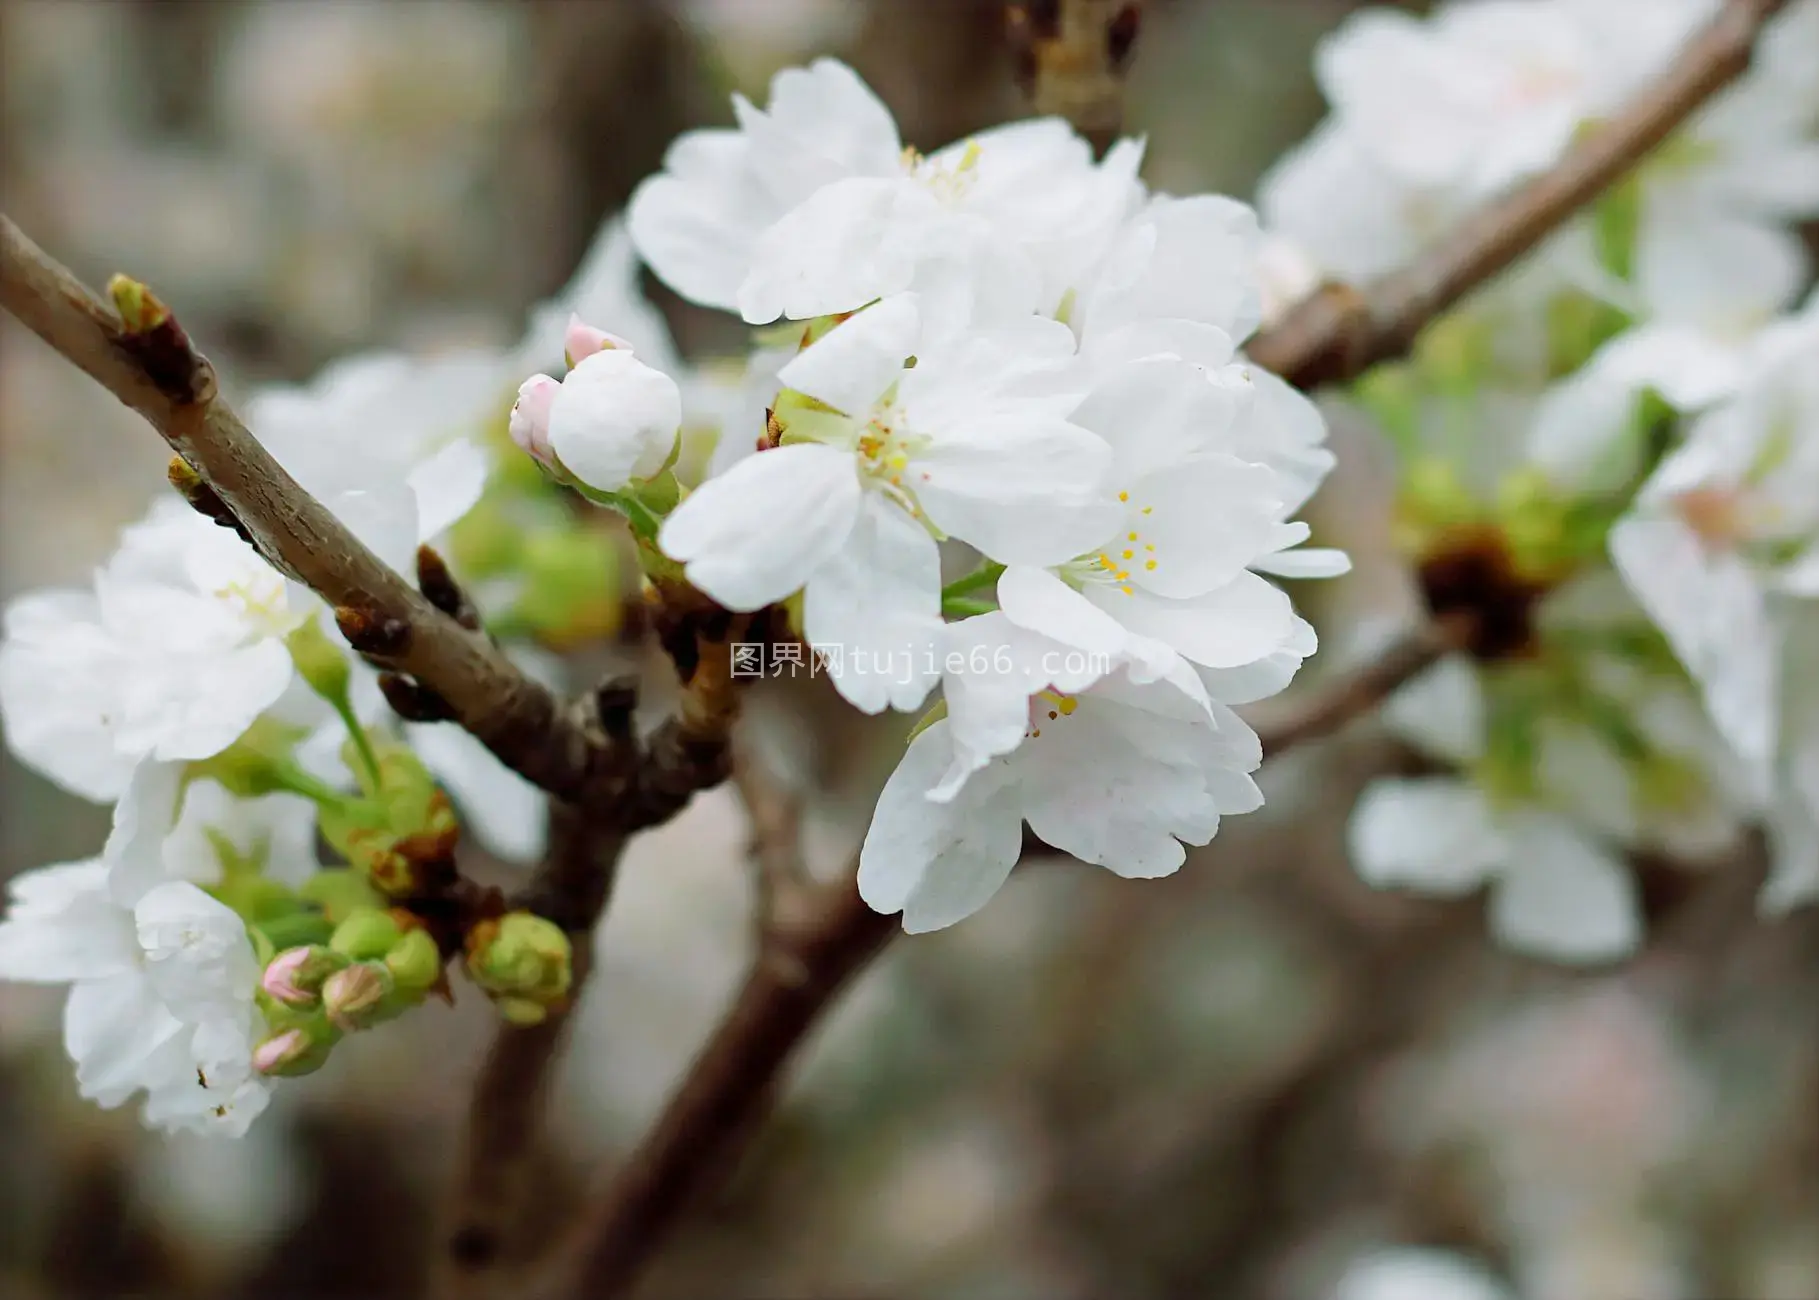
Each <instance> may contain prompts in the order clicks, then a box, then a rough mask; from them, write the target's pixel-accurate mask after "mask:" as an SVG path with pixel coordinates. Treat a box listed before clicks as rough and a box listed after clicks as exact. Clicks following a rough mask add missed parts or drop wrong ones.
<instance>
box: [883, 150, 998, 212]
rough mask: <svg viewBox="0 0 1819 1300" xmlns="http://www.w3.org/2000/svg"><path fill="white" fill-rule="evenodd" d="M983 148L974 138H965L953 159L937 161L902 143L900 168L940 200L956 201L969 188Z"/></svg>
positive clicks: (976, 172) (976, 170)
mask: <svg viewBox="0 0 1819 1300" xmlns="http://www.w3.org/2000/svg"><path fill="white" fill-rule="evenodd" d="M983 152H984V150H983V149H981V148H980V145H979V142H978V141H977V140H968V141H967V142H966V148H965V149H963V150H961V151H960V157H959V158H958V159H957V160H954V161H950V162H942V163H937V162H934V161H933V160H931V159H929V158H927V157H924V156H923V155H922V154H920V153H918V152H917V151H916V149H915V148H914V147H913V146H906V147H905V148H904V150H903V170H904V172H905V173H907V174H908V175H909V177H910V178H911V179H912V180H915V181H917V182H919V183H920V184H921V185H922V187H923V188H924V189H926V190H928V192H929V193H930V194H933V195H934V196H935V197H936V198H938V199H940V200H941V201H942V202H943V203H956V202H958V201H959V200H961V199H963V198H965V197H966V194H967V192H968V191H969V190H971V189H972V187H973V181H974V179H975V178H976V177H977V175H978V165H979V155H980V154H981V153H983Z"/></svg>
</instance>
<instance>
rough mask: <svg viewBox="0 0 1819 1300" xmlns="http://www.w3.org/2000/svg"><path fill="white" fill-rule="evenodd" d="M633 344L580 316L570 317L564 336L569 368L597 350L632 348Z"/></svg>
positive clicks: (563, 345) (572, 367)
mask: <svg viewBox="0 0 1819 1300" xmlns="http://www.w3.org/2000/svg"><path fill="white" fill-rule="evenodd" d="M631 346H632V345H631V344H630V343H628V342H626V341H625V340H624V339H622V338H620V337H619V336H618V335H617V334H608V333H607V332H606V331H605V330H603V329H595V328H594V327H593V326H592V325H589V324H588V323H587V322H586V321H584V320H582V319H581V318H580V317H579V316H572V315H571V316H570V317H569V318H568V333H567V334H565V335H564V336H563V338H562V350H563V351H564V352H566V353H567V354H568V364H569V369H571V370H572V369H574V368H575V367H576V366H578V365H580V364H581V358H583V357H591V356H593V355H594V353H596V352H605V351H607V350H608V349H610V348H624V349H625V350H626V351H628V352H629V351H630V350H631Z"/></svg>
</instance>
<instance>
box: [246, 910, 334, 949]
mask: <svg viewBox="0 0 1819 1300" xmlns="http://www.w3.org/2000/svg"><path fill="white" fill-rule="evenodd" d="M253 928H254V929H255V930H257V931H259V932H260V933H261V934H263V935H264V936H265V937H266V938H267V939H269V940H270V941H271V944H272V946H273V947H274V948H276V949H285V948H295V947H298V946H308V945H313V944H324V943H327V942H328V937H329V935H331V934H333V933H334V932H335V923H334V922H333V921H331V920H329V919H328V917H326V916H325V915H323V914H322V913H321V912H320V911H318V910H316V909H315V908H313V907H302V908H299V907H296V906H295V904H294V903H293V906H292V910H290V911H288V912H286V913H284V914H283V915H281V916H268V917H265V918H263V919H261V920H258V921H255V922H254V923H253Z"/></svg>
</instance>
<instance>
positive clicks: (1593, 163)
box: [1247, 0, 1788, 388]
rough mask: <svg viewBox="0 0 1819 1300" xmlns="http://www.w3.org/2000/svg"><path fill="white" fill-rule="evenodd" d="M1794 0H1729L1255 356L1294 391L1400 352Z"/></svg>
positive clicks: (1714, 84)
mask: <svg viewBox="0 0 1819 1300" xmlns="http://www.w3.org/2000/svg"><path fill="white" fill-rule="evenodd" d="M1787 2H1788V0H1727V3H1726V4H1725V6H1724V8H1723V10H1722V11H1720V12H1719V14H1718V15H1717V17H1715V18H1714V19H1713V20H1712V21H1711V23H1710V24H1709V25H1708V26H1707V27H1706V28H1705V29H1704V30H1703V31H1702V32H1700V33H1699V34H1698V35H1697V36H1695V37H1694V38H1693V39H1692V40H1691V41H1690V42H1689V43H1688V44H1687V46H1686V48H1685V49H1684V50H1683V51H1682V52H1681V54H1680V55H1679V57H1678V58H1676V59H1675V60H1674V62H1673V63H1672V65H1670V66H1669V67H1668V68H1667V69H1666V70H1665V71H1664V72H1662V73H1661V75H1660V76H1659V77H1657V78H1656V79H1655V80H1654V82H1653V83H1651V84H1650V85H1649V86H1648V87H1647V88H1645V89H1644V90H1643V91H1642V92H1641V93H1640V94H1639V95H1638V96H1637V97H1636V98H1635V99H1634V100H1633V101H1632V102H1631V103H1630V104H1629V105H1628V106H1627V107H1626V108H1624V109H1623V110H1622V111H1621V112H1619V113H1618V114H1617V115H1616V116H1615V117H1613V118H1611V119H1610V120H1608V121H1607V122H1605V123H1604V124H1603V125H1601V126H1599V127H1598V128H1597V129H1596V130H1594V131H1593V132H1592V133H1591V134H1589V135H1588V136H1586V138H1585V139H1584V140H1583V141H1581V142H1580V143H1579V144H1578V145H1577V146H1576V147H1574V148H1573V149H1572V150H1571V151H1570V152H1569V153H1568V154H1567V155H1566V157H1565V158H1563V159H1561V161H1560V162H1559V164H1558V165H1557V166H1555V167H1554V168H1553V169H1552V170H1551V171H1549V172H1547V173H1546V174H1544V175H1542V176H1540V177H1537V178H1536V179H1535V180H1533V181H1530V182H1529V183H1528V184H1526V185H1524V186H1522V187H1521V188H1520V189H1518V190H1516V191H1515V192H1514V193H1512V194H1510V195H1509V196H1508V197H1507V198H1504V199H1501V200H1499V201H1497V202H1495V203H1493V204H1491V205H1490V206H1489V207H1487V208H1486V209H1485V210H1484V211H1482V212H1481V213H1479V214H1478V215H1477V216H1476V217H1474V218H1472V219H1471V220H1470V221H1467V222H1466V223H1464V224H1463V225H1461V226H1460V227H1459V228H1458V229H1457V230H1456V231H1455V232H1453V234H1452V235H1451V236H1450V237H1448V238H1447V239H1446V240H1445V241H1444V242H1442V243H1441V244H1439V245H1438V246H1437V247H1435V248H1434V249H1433V250H1432V251H1431V252H1429V253H1428V254H1426V255H1425V256H1424V257H1422V258H1421V259H1420V260H1419V261H1417V262H1416V263H1415V264H1414V265H1413V266H1410V267H1409V268H1408V269H1406V270H1404V271H1400V272H1398V273H1397V274H1395V275H1391V276H1388V277H1386V278H1385V279H1383V280H1380V281H1378V282H1377V283H1376V284H1374V285H1372V286H1370V287H1368V288H1366V289H1364V290H1363V291H1359V290H1355V289H1351V288H1347V287H1345V286H1342V285H1329V286H1328V287H1326V288H1324V289H1322V290H1320V291H1319V292H1318V293H1316V294H1314V295H1313V296H1312V297H1311V298H1309V299H1307V300H1306V301H1305V302H1303V303H1302V304H1301V305H1300V306H1298V307H1296V308H1295V309H1294V310H1292V311H1291V312H1289V314H1288V315H1287V316H1286V317H1285V318H1284V319H1283V320H1282V321H1281V322H1280V323H1278V324H1277V325H1275V326H1274V327H1273V328H1271V329H1268V330H1266V331H1264V332H1263V333H1261V334H1259V335H1258V336H1257V337H1256V338H1255V339H1253V340H1252V341H1251V344H1250V346H1249V348H1248V349H1247V351H1248V352H1249V354H1250V357H1251V359H1252V360H1253V361H1255V362H1256V363H1257V364H1258V365H1260V366H1262V367H1263V368H1264V369H1266V370H1271V371H1274V372H1275V373H1276V374H1278V375H1281V376H1282V377H1283V378H1284V379H1286V380H1288V381H1289V382H1290V383H1291V384H1294V385H1295V386H1296V387H1298V388H1312V387H1315V386H1316V385H1319V384H1326V383H1334V382H1340V381H1344V380H1347V379H1351V378H1355V377H1356V376H1358V375H1360V374H1362V373H1364V372H1365V371H1366V370H1368V369H1370V367H1372V366H1374V365H1376V364H1377V363H1378V362H1380V361H1387V360H1390V359H1393V358H1395V357H1399V356H1402V355H1403V354H1405V353H1406V352H1407V351H1408V349H1409V347H1410V346H1411V345H1412V344H1413V343H1414V340H1415V336H1416V335H1418V334H1419V333H1420V332H1421V330H1422V328H1423V327H1425V326H1426V325H1427V323H1428V322H1429V321H1431V320H1433V319H1434V318H1435V317H1437V316H1439V315H1440V314H1441V313H1442V312H1444V311H1445V310H1446V309H1447V308H1449V307H1451V306H1452V305H1453V304H1454V303H1456V302H1458V301H1459V300H1460V299H1461V298H1463V297H1465V295H1466V294H1468V293H1470V292H1471V291H1472V290H1473V289H1475V288H1477V287H1478V286H1479V285H1481V284H1483V283H1485V282H1486V281H1487V280H1489V279H1491V278H1492V277H1493V276H1495V275H1496V274H1497V273H1498V272H1500V271H1502V270H1504V269H1505V268H1506V267H1508V266H1509V265H1510V264H1511V263H1513V262H1514V261H1515V260H1516V259H1517V258H1519V257H1521V256H1522V254H1524V253H1526V252H1528V251H1529V250H1530V249H1531V248H1534V247H1535V246H1536V245H1538V244H1539V243H1541V241H1542V240H1544V239H1545V238H1546V237H1547V236H1548V235H1550V234H1552V233H1553V232H1554V231H1555V230H1556V229H1558V228H1559V227H1560V226H1561V225H1562V224H1564V223H1565V222H1566V221H1567V219H1568V218H1570V217H1571V216H1572V215H1573V214H1574V213H1575V212H1577V211H1579V210H1580V209H1581V208H1583V207H1585V205H1586V204H1588V203H1590V202H1592V201H1593V200H1594V199H1596V198H1597V197H1598V196H1599V195H1600V194H1602V193H1603V192H1604V191H1605V190H1606V189H1607V188H1608V187H1609V186H1611V185H1612V184H1613V183H1615V182H1616V181H1618V180H1620V179H1621V178H1622V177H1623V176H1624V175H1625V174H1626V173H1627V172H1629V171H1630V170H1631V169H1632V168H1633V167H1635V166H1636V164H1637V163H1638V162H1640V161H1641V160H1642V158H1643V157H1644V156H1645V155H1647V154H1648V153H1649V152H1650V151H1651V150H1652V149H1654V148H1655V147H1656V146H1657V145H1659V144H1660V143H1661V142H1662V141H1663V140H1665V139H1667V137H1668V136H1669V135H1670V134H1672V133H1673V131H1674V129H1675V128H1676V127H1678V126H1679V125H1680V124H1681V123H1682V122H1684V121H1685V120H1686V119H1687V118H1688V117H1689V116H1691V115H1692V113H1693V112H1694V110H1696V109H1697V108H1698V107H1699V106H1700V105H1701V104H1703V103H1705V102H1706V101H1707V100H1708V99H1710V98H1711V97H1712V96H1713V95H1714V94H1716V93H1717V92H1718V91H1720V90H1722V89H1723V88H1724V87H1725V86H1727V85H1729V84H1730V83H1731V82H1732V81H1735V80H1736V79H1737V78H1738V77H1740V76H1741V75H1743V73H1744V71H1745V70H1746V69H1747V68H1748V67H1749V65H1750V56H1751V52H1752V50H1753V49H1754V46H1755V42H1756V39H1757V37H1758V36H1759V35H1760V34H1761V32H1762V29H1763V27H1764V25H1766V24H1767V22H1768V21H1769V19H1771V18H1773V17H1774V16H1775V14H1776V13H1777V12H1778V11H1780V10H1781V9H1782V8H1783V7H1784V6H1785V5H1786V4H1787Z"/></svg>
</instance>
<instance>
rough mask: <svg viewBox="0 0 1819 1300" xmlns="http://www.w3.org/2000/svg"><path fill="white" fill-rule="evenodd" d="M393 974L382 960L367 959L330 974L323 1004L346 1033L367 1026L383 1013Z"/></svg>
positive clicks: (323, 996)
mask: <svg viewBox="0 0 1819 1300" xmlns="http://www.w3.org/2000/svg"><path fill="white" fill-rule="evenodd" d="M391 992H392V974H391V972H390V971H389V970H387V969H386V968H385V967H384V966H383V965H382V964H380V963H379V962H371V961H363V962H357V963H355V964H354V965H352V966H348V967H345V968H343V969H341V970H338V971H336V972H335V973H334V974H333V975H330V976H329V977H328V979H326V980H324V981H323V984H322V1008H323V1010H324V1011H326V1012H327V1013H328V1018H329V1023H331V1024H332V1025H334V1026H335V1028H337V1029H339V1030H341V1031H342V1032H343V1033H353V1032H354V1031H355V1030H359V1029H367V1028H370V1027H371V1026H372V1025H374V1024H376V1023H377V1022H378V1021H379V1020H380V1019H381V1018H382V1017H381V1012H382V1010H383V1006H382V1004H383V1003H384V1002H385V1000H386V998H388V997H390V996H391Z"/></svg>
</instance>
